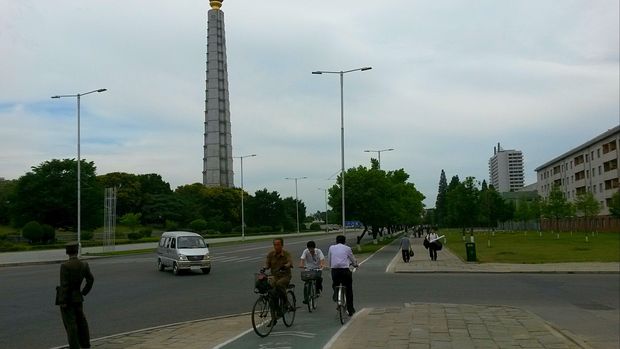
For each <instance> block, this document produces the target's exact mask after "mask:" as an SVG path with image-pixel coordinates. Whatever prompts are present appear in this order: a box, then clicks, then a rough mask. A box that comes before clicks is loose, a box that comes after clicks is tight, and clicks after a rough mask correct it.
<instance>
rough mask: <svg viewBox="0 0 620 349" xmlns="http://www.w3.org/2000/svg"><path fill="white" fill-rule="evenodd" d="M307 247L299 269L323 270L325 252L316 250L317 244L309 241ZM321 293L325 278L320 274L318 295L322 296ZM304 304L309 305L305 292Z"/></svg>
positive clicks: (317, 284) (302, 255) (317, 281)
mask: <svg viewBox="0 0 620 349" xmlns="http://www.w3.org/2000/svg"><path fill="white" fill-rule="evenodd" d="M306 247H307V248H306V249H305V250H304V252H302V254H301V257H300V260H299V267H300V268H305V269H306V270H310V269H323V268H324V267H325V255H323V251H321V249H318V248H316V243H315V242H314V241H312V240H311V241H308V243H307V244H306ZM304 291H305V288H304ZM321 291H323V278H322V277H321V274H319V275H318V277H317V279H316V294H317V295H320V294H321ZM303 303H304V304H306V303H308V295H307V294H305V292H304V302H303Z"/></svg>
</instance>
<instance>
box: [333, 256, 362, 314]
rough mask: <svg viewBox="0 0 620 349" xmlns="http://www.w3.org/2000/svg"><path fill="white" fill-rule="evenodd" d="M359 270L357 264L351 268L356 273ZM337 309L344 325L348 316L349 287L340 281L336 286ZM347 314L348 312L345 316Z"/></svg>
mask: <svg viewBox="0 0 620 349" xmlns="http://www.w3.org/2000/svg"><path fill="white" fill-rule="evenodd" d="M356 270H357V266H353V269H352V270H351V272H352V273H354V272H355V271H356ZM336 295H337V296H336V311H337V312H338V318H339V319H340V324H342V325H344V320H345V319H346V316H348V312H347V287H346V286H344V285H343V284H342V283H340V284H339V285H338V286H336ZM345 314H347V315H346V316H345Z"/></svg>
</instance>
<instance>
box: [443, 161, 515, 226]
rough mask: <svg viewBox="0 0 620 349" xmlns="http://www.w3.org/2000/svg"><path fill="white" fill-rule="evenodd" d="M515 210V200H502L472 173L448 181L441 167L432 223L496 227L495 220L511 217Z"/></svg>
mask: <svg viewBox="0 0 620 349" xmlns="http://www.w3.org/2000/svg"><path fill="white" fill-rule="evenodd" d="M514 212H515V207H514V204H512V203H511V202H507V201H504V199H502V197H501V195H499V193H498V192H497V191H496V190H495V189H494V188H493V186H489V185H487V182H486V181H482V184H480V183H479V182H478V181H476V179H475V178H474V177H467V178H465V180H463V181H461V180H460V179H459V176H458V175H455V176H453V177H452V179H451V180H450V183H449V184H448V182H447V179H446V173H445V172H444V170H441V175H440V177H439V190H438V194H437V201H436V203H435V214H434V217H433V219H434V221H433V222H432V223H434V224H437V225H439V226H442V227H461V228H463V229H465V228H471V227H474V226H478V227H480V226H481V227H495V226H496V225H497V222H505V221H507V220H510V219H512V218H513V216H514Z"/></svg>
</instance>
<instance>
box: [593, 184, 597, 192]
mask: <svg viewBox="0 0 620 349" xmlns="http://www.w3.org/2000/svg"><path fill="white" fill-rule="evenodd" d="M592 192H594V194H596V184H595V185H593V186H592Z"/></svg>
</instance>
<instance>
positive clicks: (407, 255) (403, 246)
mask: <svg viewBox="0 0 620 349" xmlns="http://www.w3.org/2000/svg"><path fill="white" fill-rule="evenodd" d="M400 250H401V253H402V255H403V262H405V263H409V260H410V259H411V256H412V255H413V253H411V252H412V249H411V240H410V239H409V237H408V236H407V235H404V236H403V237H402V238H401V239H400Z"/></svg>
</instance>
